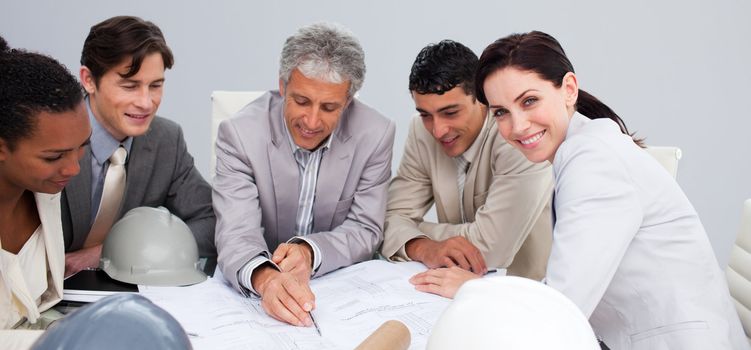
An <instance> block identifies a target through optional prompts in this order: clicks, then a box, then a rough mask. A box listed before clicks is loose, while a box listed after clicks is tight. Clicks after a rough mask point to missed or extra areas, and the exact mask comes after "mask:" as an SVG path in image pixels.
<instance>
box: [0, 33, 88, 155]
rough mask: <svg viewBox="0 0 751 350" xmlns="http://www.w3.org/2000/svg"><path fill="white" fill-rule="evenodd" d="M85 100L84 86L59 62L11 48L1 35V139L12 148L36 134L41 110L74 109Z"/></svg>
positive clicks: (50, 111) (54, 111)
mask: <svg viewBox="0 0 751 350" xmlns="http://www.w3.org/2000/svg"><path fill="white" fill-rule="evenodd" d="M82 101H83V91H82V89H81V85H80V84H79V83H78V80H76V78H75V77H74V76H73V75H72V74H71V73H70V71H68V69H67V68H65V66H63V65H62V64H60V62H58V61H56V60H55V59H54V58H52V57H49V56H45V55H42V54H38V53H34V52H28V51H26V50H20V49H12V50H11V49H10V48H9V47H8V43H7V42H6V41H5V40H4V39H3V38H2V37H0V139H2V140H3V141H5V143H6V145H8V148H10V150H13V149H14V148H15V145H16V142H17V141H18V140H20V139H23V138H26V137H29V136H31V135H32V134H33V133H34V128H35V127H36V116H37V115H38V114H39V113H41V112H49V113H62V112H68V111H72V110H74V109H75V108H76V107H78V105H80V104H81V102H82Z"/></svg>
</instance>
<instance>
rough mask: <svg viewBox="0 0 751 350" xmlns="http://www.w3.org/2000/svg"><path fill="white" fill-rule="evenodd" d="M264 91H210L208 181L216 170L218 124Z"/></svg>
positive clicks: (212, 178) (211, 180) (212, 177)
mask: <svg viewBox="0 0 751 350" xmlns="http://www.w3.org/2000/svg"><path fill="white" fill-rule="evenodd" d="M264 93H265V91H214V92H212V93H211V168H210V170H209V181H210V182H213V180H214V173H215V172H216V133H217V132H218V131H219V124H220V123H221V122H222V121H223V120H225V119H229V118H230V117H232V116H233V115H234V114H235V113H237V112H238V111H239V110H240V109H242V108H243V107H245V105H247V104H248V103H250V102H252V101H253V100H255V99H257V98H259V97H261V95H263V94H264Z"/></svg>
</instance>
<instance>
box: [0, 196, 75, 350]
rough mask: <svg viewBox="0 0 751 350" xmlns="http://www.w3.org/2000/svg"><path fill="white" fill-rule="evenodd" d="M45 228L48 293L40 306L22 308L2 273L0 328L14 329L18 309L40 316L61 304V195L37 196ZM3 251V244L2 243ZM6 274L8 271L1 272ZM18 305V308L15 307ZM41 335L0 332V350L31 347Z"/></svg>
mask: <svg viewBox="0 0 751 350" xmlns="http://www.w3.org/2000/svg"><path fill="white" fill-rule="evenodd" d="M34 197H35V198H36V203H37V211H38V212H39V220H40V221H41V225H42V233H43V238H44V244H45V249H46V254H47V264H48V268H49V271H48V274H47V283H48V287H47V291H45V292H44V294H42V297H41V301H40V303H39V304H38V305H19V303H22V302H21V301H19V300H18V299H16V298H14V297H13V295H12V294H13V292H12V289H13V286H11V285H8V284H7V283H8V282H9V281H7V277H8V276H6V275H5V274H3V273H0V326H2V327H0V328H8V327H11V326H13V325H14V324H15V323H16V322H18V320H19V319H20V317H21V316H22V315H19V313H18V312H17V311H14V310H17V308H34V307H36V309H37V310H38V311H39V312H40V313H41V312H43V311H45V310H47V309H49V308H51V307H52V306H54V305H55V304H57V302H59V301H60V300H61V299H62V297H63V275H64V272H65V252H64V247H63V230H62V224H61V223H60V194H59V193H56V194H44V193H36V194H34ZM0 249H2V244H1V243H0ZM2 272H4V273H6V272H7V271H2ZM14 304H15V305H14ZM39 334H41V332H34V331H7V330H6V331H0V349H5V348H18V347H17V346H18V345H21V344H26V345H28V344H29V343H30V342H31V341H33V339H35V338H36V337H37V336H39Z"/></svg>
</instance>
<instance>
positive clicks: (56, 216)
mask: <svg viewBox="0 0 751 350" xmlns="http://www.w3.org/2000/svg"><path fill="white" fill-rule="evenodd" d="M35 198H36V202H37V211H38V213H39V221H41V223H42V228H43V232H44V233H43V234H44V245H45V249H46V251H47V261H48V264H49V269H50V275H51V276H52V283H53V287H54V288H53V290H54V291H55V294H56V297H55V298H54V299H53V300H52V303H53V304H54V303H57V301H58V300H60V299H61V298H62V296H63V275H64V274H65V271H64V268H65V247H64V243H63V227H62V225H61V224H60V194H59V193H56V194H53V195H49V194H42V193H37V194H35Z"/></svg>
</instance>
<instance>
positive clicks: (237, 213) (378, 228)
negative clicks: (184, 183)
mask: <svg viewBox="0 0 751 350" xmlns="http://www.w3.org/2000/svg"><path fill="white" fill-rule="evenodd" d="M364 78H365V60H364V53H363V50H362V47H361V46H360V44H359V42H358V40H357V39H356V38H355V37H354V36H353V35H352V34H351V33H350V32H348V31H347V30H345V29H344V28H342V27H340V26H337V25H332V24H327V23H318V24H313V25H310V26H307V27H303V28H301V29H300V30H299V31H298V32H297V33H295V34H294V35H292V36H291V37H289V38H288V39H287V41H286V42H285V44H284V48H283V49H282V55H281V60H280V68H279V90H278V91H269V92H267V93H266V94H264V95H263V96H261V97H260V98H258V99H257V100H255V101H253V102H251V103H250V104H248V105H247V106H245V107H244V108H243V109H241V110H240V111H239V112H237V114H236V115H235V116H234V117H233V118H232V119H229V120H227V121H224V122H222V124H221V125H220V126H219V133H218V136H217V141H216V154H217V162H216V177H215V178H214V192H213V201H214V210H215V212H216V216H217V227H216V245H217V251H218V253H219V267H220V268H221V269H222V272H223V273H224V276H225V278H226V279H227V280H229V281H230V282H231V283H232V285H233V286H234V287H235V288H237V290H239V291H240V292H241V293H243V294H245V295H248V296H251V297H261V298H262V303H261V304H262V306H263V308H264V309H265V310H266V312H267V313H268V314H269V315H270V316H272V317H274V318H276V319H278V320H281V321H284V322H287V323H290V324H293V325H298V326H311V325H312V319H311V318H310V315H309V313H310V311H311V310H313V309H314V308H315V296H314V295H313V293H312V292H311V290H310V288H309V281H310V278H312V277H316V276H320V275H323V274H325V273H327V272H329V271H332V270H335V269H338V268H340V267H344V266H348V265H351V264H354V263H357V262H360V261H363V260H366V259H369V258H370V257H372V256H373V254H374V252H375V250H376V248H377V247H378V246H379V244H380V243H381V241H382V240H383V232H382V230H383V221H384V215H385V210H386V192H387V187H388V181H389V178H390V177H391V149H392V146H393V141H394V123H393V122H392V121H391V120H389V119H387V118H385V117H384V116H382V115H381V114H379V113H378V112H376V111H375V110H374V109H372V108H370V107H368V106H367V105H365V104H364V103H362V102H360V101H358V100H357V99H356V98H354V94H355V93H356V92H357V91H358V90H359V89H360V87H361V86H362V83H363V80H364ZM272 252H273V254H272Z"/></svg>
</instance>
